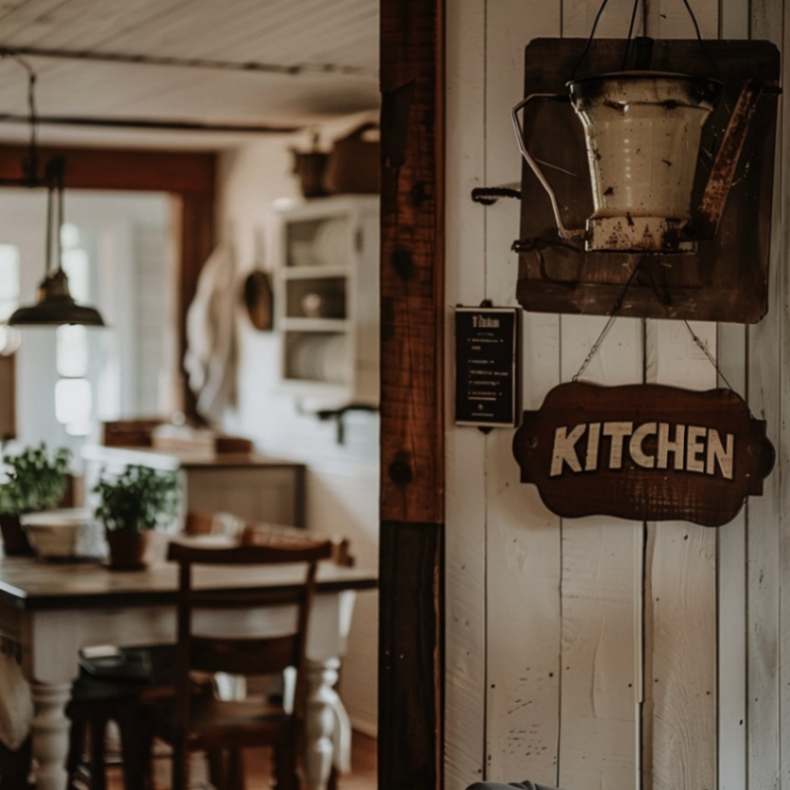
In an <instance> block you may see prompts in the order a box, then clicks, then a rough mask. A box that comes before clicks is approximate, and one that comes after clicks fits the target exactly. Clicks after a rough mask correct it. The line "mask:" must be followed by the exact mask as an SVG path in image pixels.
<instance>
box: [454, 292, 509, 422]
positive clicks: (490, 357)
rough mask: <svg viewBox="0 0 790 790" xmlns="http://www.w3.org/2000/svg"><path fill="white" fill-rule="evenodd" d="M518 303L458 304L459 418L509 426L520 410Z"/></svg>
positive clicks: (457, 378) (457, 390) (456, 351)
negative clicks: (471, 305) (485, 305)
mask: <svg viewBox="0 0 790 790" xmlns="http://www.w3.org/2000/svg"><path fill="white" fill-rule="evenodd" d="M520 314H521V310H520V308H514V307H457V308H456V309H455V422H456V424H457V425H477V426H479V427H497V426H500V427H509V428H512V427H513V426H515V425H517V424H518V415H519V412H520V411H521V404H520V402H519V400H520V383H521V382H520V377H519V369H518V361H519V339H520V326H519V316H520Z"/></svg>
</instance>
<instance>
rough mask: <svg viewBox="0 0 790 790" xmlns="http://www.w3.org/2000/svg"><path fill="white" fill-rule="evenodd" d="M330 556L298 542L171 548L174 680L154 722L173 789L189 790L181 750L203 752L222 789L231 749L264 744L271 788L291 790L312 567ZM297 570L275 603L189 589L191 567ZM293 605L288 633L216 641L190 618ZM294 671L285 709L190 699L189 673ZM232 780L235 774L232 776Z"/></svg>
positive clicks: (327, 546)
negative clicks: (221, 760) (171, 702)
mask: <svg viewBox="0 0 790 790" xmlns="http://www.w3.org/2000/svg"><path fill="white" fill-rule="evenodd" d="M331 554H332V545H331V543H330V542H328V541H327V542H313V543H306V542H302V543H300V544H299V545H296V546H289V545H268V546H255V545H246V546H235V547H231V548H201V547H198V546H191V545H187V544H179V543H171V544H170V546H169V550H168V559H169V560H171V561H174V562H177V563H178V564H179V597H178V649H177V662H176V666H177V670H178V675H177V677H178V681H177V686H176V699H175V706H174V709H173V710H172V711H171V715H170V717H169V718H168V717H167V716H165V717H164V718H162V717H158V718H159V721H164V722H165V723H166V727H165V729H164V731H163V732H162V734H163V735H164V736H165V738H166V739H167V740H169V741H170V742H171V744H172V746H173V788H174V790H186V788H187V787H188V786H189V753H190V752H191V751H195V750H205V751H206V752H207V753H208V754H209V757H210V762H211V763H212V765H213V766H214V767H215V770H213V771H212V774H213V778H214V779H215V780H216V779H219V780H220V781H219V784H220V787H221V788H222V790H225V788H228V787H229V784H228V774H230V775H231V777H232V778H231V781H233V782H234V783H239V782H240V778H239V776H238V774H239V768H238V766H239V764H240V763H239V751H240V750H241V749H243V748H247V747H257V746H270V747H272V748H273V750H274V765H275V774H276V781H277V788H278V790H298V788H299V779H298V774H297V765H296V756H297V750H298V744H299V741H300V738H301V734H302V733H301V730H302V722H303V718H304V709H305V704H306V682H305V674H306V673H305V645H306V636H307V626H308V621H309V616H310V608H311V604H312V599H313V593H314V588H315V578H316V571H317V566H318V562H319V561H320V560H323V559H327V558H329V557H330V556H331ZM288 563H300V564H303V565H304V566H305V569H306V570H305V577H304V584H303V585H300V586H299V587H298V588H296V589H294V590H293V591H292V592H291V593H290V594H283V593H282V592H279V593H278V595H277V597H276V599H272V598H271V596H269V595H267V594H266V593H255V594H251V593H250V592H249V591H239V592H238V593H235V594H230V593H223V594H221V595H219V594H217V595H211V594H208V593H203V592H201V591H199V590H195V589H194V588H193V584H192V581H193V580H192V569H193V566H196V565H260V566H266V565H280V564H288ZM272 603H277V604H278V605H291V606H293V605H296V607H297V618H296V624H295V628H294V631H293V632H292V633H290V634H288V635H285V636H276V637H259V638H255V637H248V638H231V639H228V638H221V637H211V636H209V635H203V634H200V635H198V634H196V633H194V632H193V630H192V614H193V612H194V611H199V610H201V609H217V608H220V609H228V608H244V609H249V608H255V607H257V606H264V605H267V604H269V605H271V604H272ZM289 666H290V667H295V668H296V670H297V678H298V679H297V692H296V698H295V704H294V709H293V711H286V710H285V709H284V708H283V707H281V706H277V705H271V704H267V703H263V702H260V701H258V702H255V701H243V702H223V701H221V700H217V699H200V700H196V699H195V698H194V696H193V695H192V694H191V692H190V689H191V675H192V673H193V672H208V673H216V672H226V673H229V674H234V675H245V676H249V675H262V674H274V673H281V672H282V671H283V670H284V669H285V668H286V667H289ZM222 753H227V754H228V755H229V759H228V764H229V767H228V768H227V769H226V772H225V776H224V777H217V772H216V766H217V764H218V760H217V755H218V754H222ZM234 775H235V776H234Z"/></svg>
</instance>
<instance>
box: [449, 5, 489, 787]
mask: <svg viewBox="0 0 790 790" xmlns="http://www.w3.org/2000/svg"><path fill="white" fill-rule="evenodd" d="M484 80H485V0H459V2H457V3H455V4H454V5H453V11H452V13H450V14H449V15H448V18H447V95H446V112H447V123H446V128H447V143H446V145H447V148H446V156H447V161H448V162H450V163H451V166H450V167H448V168H447V170H446V181H445V183H446V195H447V197H446V207H445V218H446V219H445V222H446V225H445V227H446V236H447V244H446V255H447V260H448V262H449V265H448V266H447V273H446V278H445V314H446V320H447V323H446V326H445V337H446V339H447V344H446V352H445V370H446V374H445V381H447V382H452V381H454V378H455V377H454V371H453V365H454V362H455V360H454V343H453V326H452V315H453V307H454V306H455V305H456V304H466V305H474V304H478V303H479V302H480V300H481V299H482V298H483V295H484V294H485V266H484V264H485V235H484V222H485V210H484V209H482V208H481V207H480V206H478V205H476V204H474V203H472V201H471V200H470V198H469V195H470V193H471V191H472V189H473V188H474V187H476V186H482V185H483V183H484V180H485V178H484V173H485V150H484V140H485V115H484V107H485V84H484ZM452 401H453V388H452V386H448V387H446V392H445V414H446V415H447V431H446V435H445V468H446V474H447V496H446V500H445V512H446V525H447V527H446V528H447V531H446V555H445V561H446V587H445V589H446V597H445V600H446V604H447V609H446V632H445V656H446V664H445V666H446V670H445V737H446V746H445V787H446V788H447V790H464V788H466V787H467V786H468V785H469V784H471V783H472V782H473V781H475V780H479V779H482V778H483V772H484V766H485V708H486V706H485V695H486V687H485V678H486V660H485V650H486V645H485V551H484V550H481V547H485V542H486V534H485V530H486V523H485V507H486V505H485V496H486V491H485V437H484V436H483V434H482V433H481V432H480V431H478V430H476V429H474V428H456V427H454V426H453V402H452Z"/></svg>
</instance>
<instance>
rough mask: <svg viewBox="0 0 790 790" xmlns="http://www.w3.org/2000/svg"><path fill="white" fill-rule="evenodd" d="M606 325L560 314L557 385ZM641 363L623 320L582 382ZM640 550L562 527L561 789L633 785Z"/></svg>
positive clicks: (627, 373)
mask: <svg viewBox="0 0 790 790" xmlns="http://www.w3.org/2000/svg"><path fill="white" fill-rule="evenodd" d="M632 5H633V3H632V2H631V1H630V0H617V1H616V2H615V1H614V0H610V2H609V4H608V5H607V7H606V11H605V13H604V15H603V16H602V17H601V20H600V23H599V25H598V30H597V31H596V36H597V37H607V36H611V37H615V38H620V37H623V38H624V37H625V35H626V32H627V26H628V20H629V17H630V13H631V7H632ZM599 6H600V3H598V2H597V0H585V1H584V2H574V3H568V4H565V5H564V7H563V11H564V20H563V34H564V35H566V36H578V37H586V36H587V35H589V32H590V28H591V25H592V22H593V19H594V16H595V14H596V12H597V10H598V8H599ZM635 32H637V33H639V32H641V24H639V23H638V27H637V28H636V31H635ZM585 186H586V185H585ZM588 188H589V187H588ZM605 323H606V319H605V318H600V317H594V316H571V315H569V316H563V317H562V336H561V343H562V379H563V381H568V380H569V379H570V378H571V377H572V376H573V375H574V374H575V373H576V371H577V370H578V369H579V366H580V364H581V363H582V361H583V360H584V358H585V357H586V356H587V353H588V352H589V351H590V348H591V346H592V344H593V342H594V341H595V338H596V337H597V336H598V334H599V333H600V331H601V329H602V328H603V327H604V325H605ZM642 366H643V350H642V328H641V322H640V321H639V320H634V319H624V318H621V319H618V320H617V321H616V323H615V324H614V325H613V327H612V329H611V330H610V332H609V334H608V335H607V337H606V340H605V341H604V343H603V345H602V346H601V348H600V350H599V351H598V353H597V355H596V356H595V357H593V359H592V361H591V363H590V365H589V367H588V368H587V371H586V373H585V374H584V378H585V380H590V381H596V382H599V383H602V384H606V385H617V384H632V383H636V382H640V381H641V380H642V370H643V367H642ZM641 553H642V529H641V525H639V524H636V523H634V522H627V521H622V520H619V519H613V518H606V517H591V518H582V519H566V520H564V521H563V524H562V558H563V563H562V665H561V672H562V709H561V721H562V731H561V737H560V781H559V784H560V786H562V787H579V788H582V787H590V788H592V787H596V788H598V787H600V788H606V790H630V788H632V787H634V786H635V783H636V782H637V781H638V780H637V770H638V762H639V760H638V756H639V716H638V703H639V695H640V691H641V689H640V688H639V676H640V674H641V667H640V664H641V624H640V620H641V604H640V597H641V576H640V573H641Z"/></svg>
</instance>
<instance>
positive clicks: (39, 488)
mask: <svg viewBox="0 0 790 790" xmlns="http://www.w3.org/2000/svg"><path fill="white" fill-rule="evenodd" d="M70 461H71V453H70V452H69V450H67V449H66V448H63V447H62V448H59V449H57V450H55V451H54V452H52V453H49V452H48V451H47V448H46V446H45V445H44V444H43V443H42V444H40V445H39V446H38V447H26V448H25V449H24V450H22V451H21V452H19V453H17V454H15V455H5V456H4V457H3V465H4V466H5V474H6V477H7V480H6V482H5V483H2V484H0V530H1V531H2V535H3V550H4V552H5V554H6V555H8V556H14V555H24V554H33V549H32V548H31V546H30V543H29V542H28V540H27V537H26V535H25V533H24V531H23V529H22V527H21V525H20V523H19V517H20V516H21V515H22V514H23V513H35V512H37V511H39V510H49V509H51V508H53V507H57V506H58V505H59V504H60V503H61V502H62V501H63V497H64V496H65V494H66V489H67V487H68V476H69V462H70Z"/></svg>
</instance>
